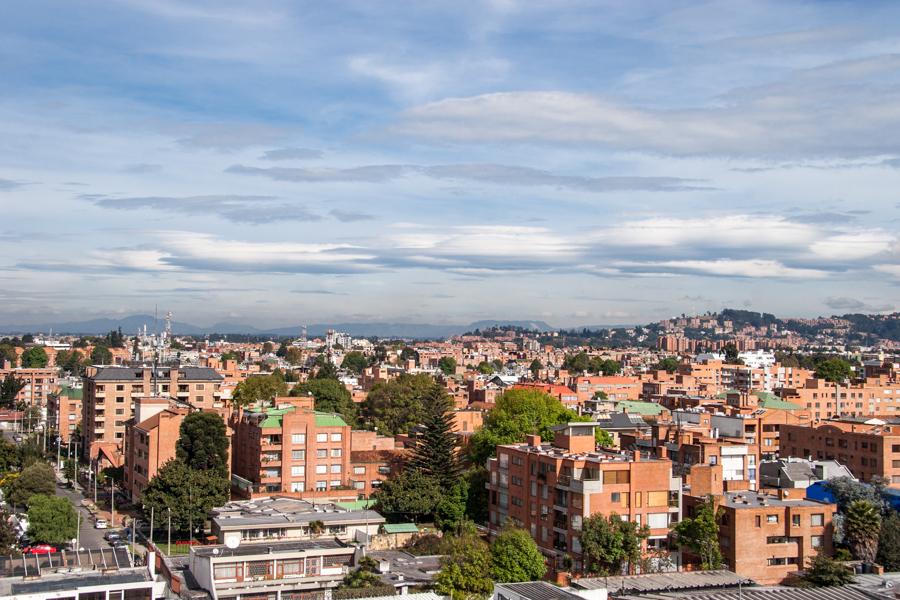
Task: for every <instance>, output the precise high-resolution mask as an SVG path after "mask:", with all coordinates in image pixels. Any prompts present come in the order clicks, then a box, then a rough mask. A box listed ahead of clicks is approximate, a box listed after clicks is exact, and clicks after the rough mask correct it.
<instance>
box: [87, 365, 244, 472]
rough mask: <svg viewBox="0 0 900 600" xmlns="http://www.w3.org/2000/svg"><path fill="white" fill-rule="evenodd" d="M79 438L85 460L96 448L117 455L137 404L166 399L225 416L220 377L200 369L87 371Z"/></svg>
mask: <svg viewBox="0 0 900 600" xmlns="http://www.w3.org/2000/svg"><path fill="white" fill-rule="evenodd" d="M83 381H84V399H83V402H82V417H81V422H82V432H83V436H84V442H85V443H84V450H85V454H86V455H88V456H90V457H92V458H94V457H96V456H97V453H98V447H99V446H101V445H102V446H104V447H105V448H106V449H107V451H110V449H112V450H111V451H112V452H118V453H120V454H121V452H122V445H123V441H124V439H125V424H126V423H127V422H128V420H129V419H131V418H132V417H133V416H134V414H133V411H134V406H135V401H136V400H137V399H139V398H147V397H150V398H170V399H174V400H177V401H179V402H181V403H183V404H185V405H188V406H190V407H192V408H196V409H202V410H214V411H216V412H219V413H220V414H222V415H223V418H224V417H225V416H227V415H226V414H225V412H226V411H227V406H226V403H225V402H223V401H222V400H221V391H220V385H221V382H222V376H221V375H219V374H218V373H216V371H215V370H213V369H209V368H204V367H181V368H174V367H173V368H168V367H165V368H159V369H157V372H156V375H155V377H154V373H153V369H151V368H149V367H141V368H129V367H98V368H92V369H90V370H89V371H88V373H87V374H86V375H85V376H84V378H83Z"/></svg>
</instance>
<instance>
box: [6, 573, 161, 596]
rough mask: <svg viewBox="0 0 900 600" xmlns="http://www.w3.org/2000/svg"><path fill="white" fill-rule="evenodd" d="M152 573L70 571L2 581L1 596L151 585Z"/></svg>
mask: <svg viewBox="0 0 900 600" xmlns="http://www.w3.org/2000/svg"><path fill="white" fill-rule="evenodd" d="M151 581H152V580H151V579H150V573H148V572H147V569H146V568H143V567H141V568H129V569H127V570H124V571H117V572H114V573H104V572H101V571H69V572H65V573H63V572H58V573H53V574H52V575H46V576H42V577H40V578H39V579H34V580H29V581H24V580H22V579H19V578H15V579H12V578H8V579H0V596H26V595H30V594H50V593H53V592H57V593H58V592H64V591H73V592H74V591H76V590H81V591H83V590H84V589H85V588H89V587H93V586H106V585H116V584H119V585H121V584H126V583H139V582H146V583H147V584H148V585H150V583H151Z"/></svg>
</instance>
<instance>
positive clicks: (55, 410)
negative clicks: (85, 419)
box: [47, 385, 83, 444]
mask: <svg viewBox="0 0 900 600" xmlns="http://www.w3.org/2000/svg"><path fill="white" fill-rule="evenodd" d="M82 399H83V394H82V389H81V388H80V387H77V388H76V387H70V386H65V385H61V386H59V390H58V391H56V392H52V393H51V394H50V396H48V398H47V426H48V427H49V428H50V429H51V430H53V429H55V430H56V431H57V432H58V433H59V437H60V440H61V442H62V443H63V444H68V443H69V439H70V438H71V437H72V435H73V434H74V433H75V430H76V429H78V424H79V423H81V412H82V407H81V403H82Z"/></svg>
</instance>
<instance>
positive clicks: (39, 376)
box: [0, 361, 59, 408]
mask: <svg viewBox="0 0 900 600" xmlns="http://www.w3.org/2000/svg"><path fill="white" fill-rule="evenodd" d="M7 375H12V376H13V377H15V378H16V379H19V380H21V381H22V383H24V384H25V386H24V387H23V388H22V389H21V390H19V393H18V394H17V395H16V402H22V403H24V404H26V405H28V406H40V407H42V408H46V407H47V399H48V398H49V396H50V393H51V392H53V390H54V388H55V387H56V379H57V377H59V369H57V368H56V367H45V368H41V369H24V368H18V367H14V366H12V365H11V364H10V363H9V361H4V363H3V368H0V379H5V378H6V376H7Z"/></svg>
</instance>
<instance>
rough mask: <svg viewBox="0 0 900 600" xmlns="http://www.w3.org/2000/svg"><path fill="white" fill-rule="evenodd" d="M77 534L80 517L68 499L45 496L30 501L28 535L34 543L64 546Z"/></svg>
mask: <svg viewBox="0 0 900 600" xmlns="http://www.w3.org/2000/svg"><path fill="white" fill-rule="evenodd" d="M77 533H78V516H77V515H76V514H75V507H73V506H72V503H71V502H69V501H68V500H67V499H65V498H61V497H59V496H48V495H43V494H35V495H33V496H32V497H31V498H29V499H28V535H30V536H31V539H32V540H33V541H35V542H41V543H45V544H56V545H62V544H67V543H68V542H69V541H70V540H73V539H75V536H76V534H77Z"/></svg>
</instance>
